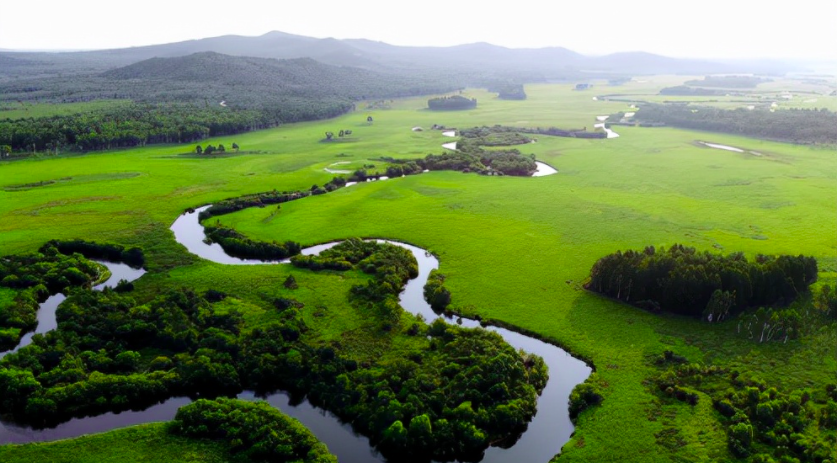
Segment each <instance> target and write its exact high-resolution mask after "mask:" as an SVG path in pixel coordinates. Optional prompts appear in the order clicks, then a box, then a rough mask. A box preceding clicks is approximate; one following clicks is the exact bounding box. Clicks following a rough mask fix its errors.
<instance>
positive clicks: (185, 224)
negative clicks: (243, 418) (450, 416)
mask: <svg viewBox="0 0 839 463" xmlns="http://www.w3.org/2000/svg"><path fill="white" fill-rule="evenodd" d="M548 167H549V166H548ZM207 207H209V206H204V207H202V208H199V209H196V210H195V211H193V212H189V213H185V214H183V215H181V216H180V217H178V219H177V220H176V221H175V222H174V223H173V224H172V227H171V230H172V231H173V232H174V234H175V239H176V240H177V241H178V242H179V243H181V244H182V245H184V246H185V247H186V248H187V250H188V251H189V252H191V253H193V254H195V255H198V256H200V257H202V258H205V259H207V260H210V261H213V262H216V263H220V264H227V265H256V264H281V263H285V262H287V260H286V261H268V262H264V261H259V260H249V259H238V258H235V257H231V256H228V255H227V254H226V253H225V252H224V250H222V249H221V247H220V246H219V245H217V244H207V243H205V242H204V237H205V235H204V228H203V226H202V225H201V224H200V223H199V221H198V214H199V213H200V212H201V211H202V210H204V209H206V208H207ZM388 242H389V243H392V244H395V245H397V246H401V247H404V248H406V249H408V250H410V251H411V253H412V254H413V255H414V257H415V258H416V259H417V262H418V264H419V275H418V277H417V278H414V279H412V280H410V281H409V282H408V283H407V285H406V287H405V289H404V290H403V292H402V293H401V294H400V298H399V301H400V304H401V305H402V307H403V308H404V309H405V310H407V311H408V312H410V313H413V314H421V315H422V316H423V317H424V318H425V319H426V320H427V321H431V320H434V319H435V318H437V317H438V315H437V314H435V313H434V312H433V311H432V309H431V307H430V306H429V305H428V303H427V302H426V301H425V299H424V298H423V295H422V290H423V286H424V285H425V282H426V281H427V279H428V275H429V273H430V272H431V270H432V269H435V268H438V266H439V262H438V260H437V258H436V257H434V256H433V255H432V254H430V253H428V252H426V251H425V250H423V249H421V248H418V247H416V246H411V245H409V244H405V243H399V242H393V241H388ZM336 244H338V242H332V243H325V244H321V245H317V246H312V247H309V248H306V249H304V250H303V251H302V253H303V254H306V255H310V254H317V253H319V252H321V251H323V250H324V249H327V248H329V247H331V246H335V245H336ZM106 265H108V266H109V268H111V265H112V264H110V263H106ZM125 267H127V266H125ZM114 270H115V268H112V272H114V275H115V276H114V277H112V278H111V280H114V279H115V278H118V277H117V276H116V275H117V272H115V271H114ZM116 270H120V269H116ZM121 275H124V274H121ZM137 277H139V275H138V276H137ZM119 278H126V277H125V276H121V277H119ZM134 278H136V277H134ZM126 279H128V278H126ZM111 280H109V282H111ZM116 281H118V279H117V280H115V281H114V282H113V284H115V283H116ZM109 282H106V283H105V285H108V284H109ZM97 288H98V287H97ZM100 289H101V288H100ZM58 303H60V301H59V302H57V303H55V306H56V307H57V306H58ZM45 304H46V303H45ZM446 321H448V322H450V323H457V324H459V325H461V326H463V327H469V328H476V327H479V326H480V323H479V322H477V321H474V320H468V319H460V318H457V319H452V318H449V319H446ZM53 323H54V312H53ZM53 327H54V326H53ZM39 328H40V324H39ZM485 329H488V330H491V331H494V332H496V333H498V334H500V335H501V336H502V337H503V338H504V339H505V340H506V341H507V342H508V343H509V344H510V345H512V346H513V347H515V348H516V349H522V350H524V351H527V352H530V353H534V354H537V355H539V356H541V357H542V358H543V359H545V362H546V363H547V365H548V369H549V370H548V371H549V375H550V379H549V380H548V383H547V385H546V386H545V389H544V390H543V391H542V394H541V396H540V397H539V398H538V402H537V413H536V415H535V416H534V418H533V420H532V421H531V422H530V424H529V426H528V428H527V430H526V431H525V432H524V433H523V434H522V435H521V436H520V438H519V439H518V440H517V441H516V442H515V443H514V445H512V446H511V447H510V448H506V449H505V448H500V447H490V448H489V449H487V451H486V452H485V455H484V458H483V459H482V460H481V461H482V462H487V463H501V462H511V461H520V462H547V461H549V460H550V459H551V458H553V457H554V456H555V455H556V454H557V453H559V452H560V450H561V448H562V446H563V445H564V444H565V443H566V442H568V440H569V439H570V437H571V434H572V433H573V431H574V427H573V425H572V424H571V420H570V418H569V416H568V398H569V396H570V394H571V390H572V389H573V388H574V386H576V385H577V384H579V383H581V382H583V381H584V380H585V379H586V378H587V377H588V376H589V374H590V373H591V368H589V367H588V366H587V365H586V364H585V363H584V362H582V361H581V360H578V359H576V358H574V357H572V356H571V355H570V354H568V353H567V352H565V351H564V350H562V349H560V348H559V347H556V346H554V345H552V344H548V343H546V342H543V341H540V340H538V339H535V338H531V337H528V336H525V335H523V334H520V333H516V332H514V331H510V330H507V329H504V328H499V327H493V326H488V327H485ZM239 397H240V398H242V399H245V400H256V399H262V400H266V401H268V402H269V403H270V404H271V405H273V406H275V407H277V408H279V409H280V410H282V411H283V412H284V413H286V414H287V415H289V416H292V417H294V418H296V419H298V420H300V422H301V423H303V425H305V426H306V427H307V428H309V429H310V430H311V431H312V433H314V434H315V436H317V437H318V439H320V440H321V441H323V442H324V443H325V444H326V445H327V446H328V447H329V450H330V451H331V452H332V453H334V454H335V455H337V456H338V460H339V461H342V462H353V463H356V462H359V463H363V462H371V463H373V462H384V461H385V459H384V458H383V457H382V456H381V455H380V454H378V452H376V451H375V450H374V449H373V448H371V447H370V444H369V441H368V439H367V438H366V437H364V436H361V435H358V434H356V433H355V432H354V431H353V430H352V427H351V426H350V425H349V424H347V423H342V422H340V420H338V418H337V417H335V416H334V415H332V414H331V413H329V412H328V411H325V410H322V409H319V408H316V407H313V406H312V405H311V404H310V403H308V402H306V401H303V402H302V403H292V402H291V398H290V397H289V396H288V395H287V394H284V393H276V394H271V395H269V396H266V397H257V396H256V395H255V394H254V393H253V392H251V391H244V392H242V393H241V394H239ZM190 401H191V399H190V398H187V397H174V398H170V399H168V400H166V401H165V402H163V403H160V404H157V405H154V406H152V407H149V408H146V409H145V410H136V411H134V410H132V411H125V412H121V413H105V414H102V415H98V416H93V417H84V418H76V419H73V420H70V421H68V422H65V423H63V424H60V425H59V426H57V427H55V428H49V429H43V430H36V429H32V428H28V427H22V426H18V425H15V424H10V423H0V444H6V443H25V442H42V441H53V440H58V439H67V438H72V437H78V436H81V435H84V434H90V433H99V432H105V431H109V430H112V429H116V428H121V427H125V426H131V425H136V424H142V423H150V422H158V421H168V420H171V419H173V418H174V416H175V413H176V412H177V410H178V408H180V407H182V406H184V405H186V404H187V403H189V402H190Z"/></svg>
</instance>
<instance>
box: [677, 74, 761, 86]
mask: <svg viewBox="0 0 839 463" xmlns="http://www.w3.org/2000/svg"><path fill="white" fill-rule="evenodd" d="M765 82H772V79H766V78H763V77H755V76H705V78H704V79H702V80H695V79H694V80H689V81H687V82H685V85H691V86H694V87H723V88H755V87H757V86H758V84H762V83H765Z"/></svg>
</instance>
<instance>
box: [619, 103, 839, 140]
mask: <svg viewBox="0 0 839 463" xmlns="http://www.w3.org/2000/svg"><path fill="white" fill-rule="evenodd" d="M635 119H636V120H638V121H641V122H645V123H657V124H666V125H669V126H673V127H680V128H684V129H695V130H706V131H709V132H722V133H731V134H736V135H745V136H748V137H755V138H764V139H768V140H780V141H786V142H792V143H809V144H813V143H823V144H829V145H835V144H836V113H835V112H834V111H829V110H827V109H778V110H776V111H771V110H768V109H761V108H755V109H754V110H751V111H749V110H748V109H745V108H737V109H720V108H714V107H711V106H683V105H660V104H644V105H642V106H641V107H640V108H639V109H638V111H637V112H636V113H635Z"/></svg>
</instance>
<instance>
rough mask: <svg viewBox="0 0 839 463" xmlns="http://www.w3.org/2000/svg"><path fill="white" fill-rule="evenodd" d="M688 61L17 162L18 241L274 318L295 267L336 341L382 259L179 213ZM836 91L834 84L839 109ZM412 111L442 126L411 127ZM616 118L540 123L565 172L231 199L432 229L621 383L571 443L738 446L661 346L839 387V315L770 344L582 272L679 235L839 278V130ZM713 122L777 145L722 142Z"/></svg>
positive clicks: (444, 257) (256, 317)
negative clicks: (628, 300)
mask: <svg viewBox="0 0 839 463" xmlns="http://www.w3.org/2000/svg"><path fill="white" fill-rule="evenodd" d="M676 80H677V79H675V78H672V77H668V78H663V79H661V80H653V81H648V82H629V83H627V84H624V85H622V86H617V87H608V90H605V89H606V88H607V87H606V86H605V85H603V86H602V87H600V88H595V89H593V90H588V91H574V90H572V88H573V86H571V85H558V84H554V85H530V86H526V87H525V91H526V92H527V95H528V99H527V100H526V101H503V100H497V99H495V98H494V94H491V93H488V92H485V91H483V90H474V89H470V90H466V91H464V92H463V94H464V96H467V97H470V98H473V97H474V98H477V99H478V107H477V108H476V109H474V110H469V111H462V112H433V111H429V110H427V109H425V107H426V104H425V101H426V98H410V99H400V100H394V101H392V102H389V104H390V106H391V108H390V109H377V110H369V111H367V110H364V109H359V110H357V111H356V112H353V113H350V114H347V115H345V116H341V117H339V118H336V119H330V120H326V121H318V122H309V123H301V124H294V125H288V126H284V127H279V128H276V129H270V130H265V131H259V132H252V133H248V134H242V135H237V136H235V137H225V138H220V139H214V140H208V141H204V142H202V145H206V144H208V143H213V144H219V143H223V144H224V145H225V146H229V145H230V144H231V143H233V142H235V143H237V144H238V145H239V146H240V147H241V151H240V152H239V153H235V154H233V153H228V154H227V155H225V156H224V157H220V156H219V157H206V156H205V157H199V156H195V155H193V154H192V153H193V152H194V146H184V145H181V146H172V145H170V146H155V147H146V148H140V149H132V150H124V151H114V152H107V153H93V154H87V155H83V156H67V157H58V158H50V157H41V158H39V159H31V160H18V161H11V162H0V219H2V220H0V254H14V253H23V252H28V251H34V250H35V249H37V248H38V247H39V246H40V245H41V244H43V243H44V242H45V241H47V240H49V239H56V238H58V239H61V238H86V239H95V240H98V241H107V242H115V243H119V244H123V245H126V246H140V247H142V248H143V249H144V250H145V252H146V260H147V262H148V264H147V267H148V269H149V273H148V274H146V275H145V276H144V277H143V278H142V279H140V280H138V281H137V282H136V283H135V285H136V287H137V291H138V293H139V294H141V295H142V294H153V293H156V292H158V291H160V290H163V289H165V288H169V287H179V286H185V285H189V286H193V287H195V288H196V289H198V290H203V289H209V288H216V289H221V290H224V291H229V292H231V293H233V294H236V295H237V296H238V297H240V298H241V302H235V303H237V304H242V305H243V306H244V307H245V309H246V310H245V313H247V314H248V320H249V323H251V324H252V325H258V324H259V323H261V321H263V320H265V319H267V318H270V314H269V313H267V312H266V311H265V310H264V309H263V308H261V307H260V306H259V303H260V301H264V300H265V298H266V297H268V296H269V295H276V294H282V293H283V290H282V289H278V287H279V286H280V283H281V282H282V281H283V280H284V279H285V277H286V276H287V275H289V274H293V275H295V278H296V279H297V280H298V281H299V282H301V287H303V288H304V291H302V292H300V293H295V297H296V298H298V299H300V300H301V301H303V302H305V303H306V306H307V310H306V311H305V316H306V317H307V322H308V321H311V323H312V324H313V326H316V327H318V329H321V330H322V336H323V338H324V342H326V341H329V340H332V339H335V338H336V337H338V336H340V335H341V333H345V332H354V333H358V332H359V331H363V328H364V327H365V326H366V322H365V320H364V317H363V315H364V314H358V313H352V312H351V311H349V310H343V311H338V312H336V313H331V314H329V315H328V316H324V315H323V314H320V315H318V314H316V312H317V308H318V307H324V306H329V307H341V302H340V300H341V299H342V298H343V297H344V295H345V294H346V289H347V288H348V286H349V284H350V283H351V282H352V280H355V279H356V278H362V277H360V276H355V277H351V278H350V280H351V281H344V280H343V277H339V276H336V275H331V274H313V273H311V272H307V271H302V270H297V269H293V268H290V266H282V267H280V268H277V267H268V266H258V267H253V268H252V267H237V268H228V267H225V266H221V265H216V264H212V263H208V262H205V261H201V260H200V259H198V258H196V257H194V256H192V255H190V254H188V253H187V252H186V251H185V249H184V248H182V247H181V246H180V245H178V244H177V243H175V241H174V238H173V235H172V233H171V232H170V231H169V229H168V227H169V226H170V225H171V223H172V222H173V221H174V220H175V218H176V217H177V216H178V215H179V214H180V213H181V212H183V211H184V210H185V209H187V208H189V207H196V206H200V205H203V204H208V203H212V202H214V201H218V200H221V199H224V198H229V197H233V196H238V195H241V194H246V193H254V192H259V191H266V190H271V189H278V190H293V189H308V188H310V187H311V186H312V185H313V184H317V185H322V184H323V183H325V182H326V181H328V180H329V179H331V178H332V177H333V176H334V174H330V173H328V172H325V171H324V168H325V167H327V166H330V165H331V164H333V163H335V162H342V161H349V162H351V164H349V165H348V167H346V168H356V167H360V165H363V164H374V165H376V166H377V168H378V167H379V166H381V171H382V172H384V164H383V163H380V162H379V161H374V160H371V159H375V158H378V157H381V156H390V157H394V158H418V157H423V156H425V155H426V154H428V153H440V152H441V151H442V148H441V147H440V145H441V144H442V143H445V142H447V141H450V139H447V138H445V137H442V136H441V134H440V132H439V131H436V130H429V127H430V126H431V125H432V124H442V125H445V126H446V127H457V128H467V127H472V126H479V125H494V124H500V125H510V126H520V127H550V126H554V127H560V128H565V129H578V128H582V127H587V128H588V129H589V130H591V128H592V126H593V124H594V123H595V122H596V121H595V116H598V115H606V114H612V113H615V112H619V111H631V109H629V106H628V104H627V103H625V102H618V101H596V100H593V99H592V97H593V96H596V95H597V94H599V93H598V92H604V93H605V92H607V91H608V92H609V93H625V94H634V95H640V96H638V98H641V97H643V98H649V99H650V100H653V99H655V98H658V97H657V96H655V93H657V91H658V89H660V88H661V87H662V86H664V85H671V84H673V81H676ZM835 101H836V99H835V97H832V104H833V109H834V110H835ZM358 107H359V108H363V105H358ZM367 116H372V117H373V122H372V123H368V122H366V119H367ZM414 126H421V127H423V128H424V130H423V131H422V132H413V131H411V128H412V127H414ZM342 129H351V130H352V131H353V137H352V138H351V139H349V140H347V141H343V142H322V141H321V140H322V139H323V138H324V132H326V131H332V132H336V133H337V132H338V131H339V130H342ZM615 131H616V132H618V133H619V134H620V137H619V138H615V139H600V140H582V139H571V138H558V137H548V136H539V137H537V138H538V141H537V142H536V143H533V144H530V145H524V146H521V147H519V149H520V150H521V151H522V152H523V153H525V154H528V153H531V152H532V153H534V154H535V155H536V158H537V159H538V160H540V161H543V162H546V163H548V164H550V165H551V166H553V167H554V168H556V169H557V171H558V173H557V174H555V175H551V176H547V177H540V178H519V177H482V176H478V175H475V174H461V173H455V172H432V173H426V174H422V175H417V176H410V177H405V178H399V179H390V180H386V181H376V182H369V183H362V184H358V185H354V186H351V187H347V188H343V189H340V190H338V191H335V192H332V193H329V194H326V195H322V196H316V197H309V198H305V199H301V200H298V201H293V202H290V203H285V204H282V206H281V208H280V211H279V213H275V212H276V211H275V209H274V208H273V207H271V208H265V209H258V208H256V209H248V210H244V211H241V212H238V213H234V214H230V215H226V216H221V217H218V218H213V219H211V220H216V219H218V220H220V221H221V222H222V223H224V224H227V225H232V226H234V227H235V228H236V229H237V230H238V231H240V232H242V233H244V234H245V235H247V236H249V237H251V238H254V239H261V240H268V241H271V240H277V241H285V240H289V239H290V240H295V241H299V242H300V243H302V244H304V245H311V244H317V243H321V242H326V241H332V240H335V239H341V238H348V237H354V236H360V237H380V238H390V239H396V240H399V241H404V242H408V243H411V244H415V245H417V246H420V247H423V248H425V249H428V250H430V251H432V252H433V253H434V254H435V255H437V256H438V258H439V260H440V271H441V272H442V273H443V274H445V275H446V277H447V279H446V286H447V287H448V288H449V289H450V290H451V292H452V306H451V308H452V309H453V310H455V311H457V312H460V313H463V314H467V315H471V316H476V315H480V316H481V317H482V318H484V319H492V320H497V321H499V322H502V323H504V324H508V325H512V326H514V327H518V328H520V329H524V330H528V331H531V332H534V333H536V334H538V335H539V336H541V337H543V338H546V339H549V340H552V341H554V342H556V343H557V344H559V345H561V346H563V347H564V348H566V349H567V350H569V351H570V352H571V353H572V354H574V355H577V356H579V357H581V358H585V359H588V360H590V361H591V362H592V363H593V365H594V367H595V368H596V369H597V372H598V376H599V380H600V381H601V382H602V384H603V387H604V391H605V394H604V396H605V400H604V401H603V403H602V405H601V406H599V407H597V408H595V409H592V410H589V411H587V412H585V413H583V414H582V415H581V416H580V418H579V420H578V422H577V431H576V434H575V436H574V437H573V438H572V440H571V441H570V442H569V443H568V444H567V445H566V446H565V448H564V449H563V453H562V457H561V459H560V460H561V461H627V460H632V461H639V462H653V461H668V460H676V461H720V460H726V459H729V458H731V456H730V454H729V453H728V449H727V444H726V435H725V430H724V429H723V426H722V425H721V424H720V423H719V421H718V420H717V419H716V418H715V413H716V412H715V411H714V410H713V408H712V406H711V400H710V398H709V397H707V396H700V401H699V404H698V405H697V406H695V407H691V406H690V405H687V404H684V403H679V402H670V401H667V400H664V399H662V398H661V397H659V396H658V395H656V394H654V393H653V392H651V389H650V386H649V385H648V380H649V378H650V377H651V376H654V375H655V374H656V373H657V371H658V370H657V369H656V368H655V367H654V366H653V365H652V364H651V362H650V358H651V357H653V356H656V355H659V354H660V353H661V352H662V351H664V350H667V349H669V350H673V351H675V352H677V353H679V354H680V355H683V356H685V357H687V358H688V359H689V360H690V361H697V362H699V361H702V362H706V363H711V364H715V365H723V366H728V367H737V368H739V369H741V370H743V371H745V372H748V373H749V374H750V375H755V376H757V377H759V378H762V379H763V380H765V381H766V382H767V383H769V384H770V385H772V386H775V387H777V388H778V389H780V390H791V389H794V388H800V387H811V388H814V389H815V388H817V389H822V390H823V389H824V386H825V385H827V384H831V383H833V384H835V378H836V333H835V326H833V327H832V328H833V329H828V330H823V331H821V332H819V333H817V334H815V335H812V336H810V337H806V338H803V339H800V340H796V341H791V342H789V343H785V344H781V343H764V344H758V343H756V342H755V341H752V340H748V339H746V338H745V337H743V336H740V335H738V333H737V330H736V321H729V322H726V323H722V324H714V325H711V324H706V323H702V322H700V321H698V320H693V319H686V318H680V317H675V316H661V315H653V314H650V313H647V312H644V311H642V310H639V309H636V308H633V307H630V306H626V305H622V304H619V303H616V302H613V301H610V300H606V299H604V298H601V297H599V296H597V295H594V294H592V293H589V292H587V291H585V290H583V289H582V287H581V284H582V283H583V282H584V281H585V279H586V277H587V275H588V273H589V270H590V268H591V266H592V264H593V263H594V262H595V261H596V260H597V259H598V258H599V257H601V256H603V255H606V254H608V253H611V252H614V251H616V250H619V249H620V250H626V249H636V250H638V249H643V247H644V246H647V245H654V246H669V245H670V244H673V243H681V244H684V245H689V246H693V247H696V248H698V249H700V250H711V251H715V252H724V253H730V252H738V251H742V252H744V253H745V254H746V255H747V256H749V257H753V256H755V255H757V254H782V253H785V254H794V255H798V254H804V255H812V256H814V257H816V259H817V260H818V264H819V269H820V279H819V282H818V283H817V284H816V286H819V285H821V284H825V283H831V284H833V283H835V280H836V210H837V203H836V193H837V190H836V168H837V164H836V162H837V161H836V146H835V145H833V146H824V147H822V146H803V145H802V146H796V145H790V144H782V143H774V142H768V141H762V140H757V139H749V138H743V137H737V136H731V135H722V134H712V133H702V132H694V131H686V130H677V129H672V128H654V129H652V128H635V127H616V128H615ZM700 140H701V141H706V142H711V143H719V144H725V145H730V146H737V147H741V148H744V149H748V150H753V151H757V152H760V153H762V154H763V155H762V156H760V157H758V156H754V155H751V154H741V153H733V152H728V151H724V150H717V149H712V148H708V147H703V146H700V145H698V144H697V143H696V142H697V141H700ZM333 168H345V167H343V166H341V167H338V166H333ZM368 170H371V171H372V170H375V168H374V169H368ZM50 181H54V183H49V182H50ZM2 299H3V294H2V293H0V301H1V300H2ZM233 303H234V302H232V301H231V304H233ZM357 338H358V339H356V338H352V340H351V341H350V342H349V344H350V345H352V346H355V347H354V348H356V349H358V353H357V355H359V357H363V356H374V355H378V354H380V353H381V352H382V351H381V349H382V346H383V345H387V344H386V343H384V344H383V343H381V342H379V341H376V340H375V339H372V340H371V339H370V337H369V336H367V335H363V334H362V335H359V336H358V337H357ZM391 347H393V346H391ZM550 374H552V375H562V372H550ZM616 429H620V430H622V432H620V433H616V432H615V430H616ZM673 430H675V431H673ZM119 432H124V431H119ZM143 432H152V431H143ZM666 432H671V433H672V432H676V433H677V434H678V435H679V436H680V438H681V439H682V440H681V442H682V445H677V446H671V445H665V444H666V443H664V442H663V440H662V439H660V436H661V435H663V433H666ZM113 435H115V434H113V433H112V434H109V436H113ZM118 440H119V439H118ZM81 441H82V440H78V442H81ZM71 442H77V441H71ZM85 442H88V441H85ZM55 445H58V444H55ZM79 445H81V444H79ZM35 447H42V448H47V447H46V446H35ZM25 448H26V447H24V448H21V451H23V450H24V449H25ZM0 450H5V449H3V448H2V447H0ZM6 451H7V452H9V453H15V451H14V450H12V451H8V450H6ZM0 455H2V453H0ZM10 458H11V457H10ZM4 461H12V460H5V459H4ZM120 461H122V460H120Z"/></svg>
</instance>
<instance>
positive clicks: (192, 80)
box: [0, 52, 454, 154]
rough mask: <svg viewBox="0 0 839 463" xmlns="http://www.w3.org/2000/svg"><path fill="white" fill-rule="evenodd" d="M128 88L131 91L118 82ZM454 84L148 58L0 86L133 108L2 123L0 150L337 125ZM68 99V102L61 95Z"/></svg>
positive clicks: (52, 98)
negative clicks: (319, 122) (377, 105)
mask: <svg viewBox="0 0 839 463" xmlns="http://www.w3.org/2000/svg"><path fill="white" fill-rule="evenodd" d="M129 81H130V83H131V84H130V85H127V84H126V82H129ZM453 89H454V85H452V84H446V83H442V84H441V83H435V82H432V81H430V80H428V79H423V78H412V77H408V76H394V75H390V74H383V73H378V72H373V71H366V70H362V69H358V68H340V67H337V66H330V65H326V64H321V63H319V62H317V61H314V60H311V59H296V60H273V59H264V58H246V57H233V56H227V55H222V54H218V53H209V52H208V53H196V54H193V55H189V56H183V57H176V58H152V59H149V60H145V61H141V62H139V63H135V64H132V65H129V66H126V67H122V68H118V69H112V70H110V71H107V72H105V73H104V74H102V75H100V76H88V75H85V76H70V77H56V78H41V79H21V80H13V81H11V82H8V83H3V84H0V95H2V97H0V104H2V103H4V102H30V101H38V102H51V103H54V102H74V101H88V100H98V99H116V98H119V99H122V100H131V101H133V103H132V104H129V105H116V104H108V105H104V107H102V108H100V109H97V110H94V111H85V112H78V113H75V114H63V115H52V116H46V117H35V116H34V115H33V117H27V118H16V119H11V118H9V119H0V145H8V146H10V147H11V150H12V152H14V153H19V154H23V153H30V154H32V153H35V152H48V153H59V152H64V151H89V150H107V149H113V148H119V147H130V146H144V145H147V144H155V143H191V142H194V141H196V140H202V139H205V138H208V137H214V136H220V135H231V134H236V133H242V132H246V131H251V130H255V129H262V128H267V127H274V126H277V125H279V124H284V123H289V122H298V121H306V120H314V119H326V118H330V117H335V116H337V115H339V114H343V113H346V112H347V111H350V110H352V109H354V107H355V103H354V102H356V101H359V100H362V99H364V98H369V97H373V96H379V97H389V98H392V97H398V96H406V95H419V94H428V93H432V92H436V91H449V90H453ZM68 94H69V95H72V96H71V97H70V98H71V99H72V100H69V101H68V96H67V95H68Z"/></svg>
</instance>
